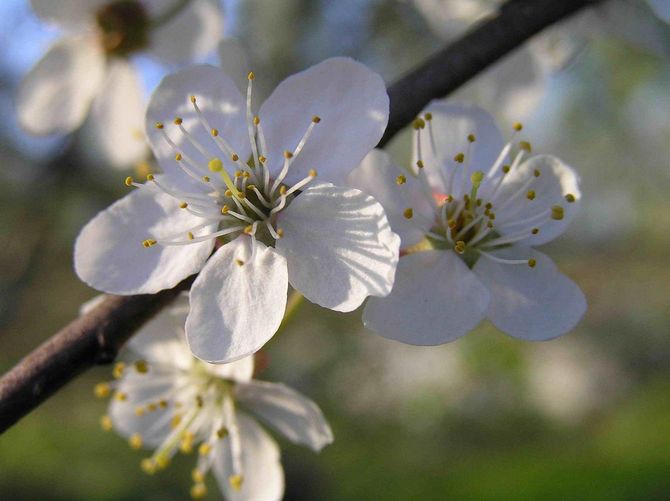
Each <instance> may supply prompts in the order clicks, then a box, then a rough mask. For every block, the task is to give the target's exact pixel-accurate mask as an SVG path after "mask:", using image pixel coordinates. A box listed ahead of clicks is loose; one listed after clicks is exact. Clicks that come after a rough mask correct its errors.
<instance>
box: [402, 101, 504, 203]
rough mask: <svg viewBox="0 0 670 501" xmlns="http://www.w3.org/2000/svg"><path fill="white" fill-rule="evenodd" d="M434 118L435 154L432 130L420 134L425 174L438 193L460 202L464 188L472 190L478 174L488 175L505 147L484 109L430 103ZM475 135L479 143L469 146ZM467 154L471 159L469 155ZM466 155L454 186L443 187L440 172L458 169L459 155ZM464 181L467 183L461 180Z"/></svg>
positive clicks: (415, 153) (429, 108)
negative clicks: (472, 179)
mask: <svg viewBox="0 0 670 501" xmlns="http://www.w3.org/2000/svg"><path fill="white" fill-rule="evenodd" d="M424 111H425V112H430V113H432V114H433V119H432V121H431V124H430V127H432V129H433V136H434V138H435V151H433V149H432V147H431V142H430V136H429V129H428V127H426V128H425V129H424V130H423V131H421V149H422V157H423V162H424V164H425V170H426V174H427V175H428V178H429V179H430V181H431V185H433V186H434V187H435V188H436V189H438V190H439V191H441V192H442V193H445V194H450V195H453V196H454V197H456V198H459V197H460V196H461V195H462V190H461V185H462V184H464V185H465V186H466V191H468V192H469V190H470V175H471V174H472V173H473V172H474V171H476V170H479V171H482V172H484V173H486V172H488V170H489V168H490V167H491V165H493V163H494V162H495V161H496V159H497V158H498V155H499V154H500V151H501V150H502V149H503V146H504V145H505V143H504V140H503V136H502V133H501V132H500V130H499V129H498V126H497V125H496V123H495V119H494V118H493V116H492V115H491V114H490V113H488V112H487V111H485V110H484V109H482V108H479V107H477V106H474V105H470V104H461V103H450V102H446V101H444V100H436V101H433V102H431V103H430V104H429V105H428V107H427V108H426V109H425V110H424ZM470 134H474V135H475V138H476V141H475V142H474V143H470V142H469V141H468V135H470ZM413 144H414V145H415V146H414V152H413V156H412V158H413V162H412V164H413V165H414V164H415V163H416V161H417V151H416V142H415V141H414V142H413ZM468 152H470V153H469V155H468V154H467V153H468ZM458 153H463V154H466V159H465V163H464V164H461V165H459V166H458V167H456V169H457V174H456V175H454V177H453V179H454V183H453V185H452V186H444V182H443V181H442V176H440V174H439V169H444V168H445V166H447V165H448V166H449V169H453V168H454V165H456V164H455V163H454V161H453V158H454V156H455V155H456V154H458ZM463 177H465V181H466V182H465V183H462V181H461V180H462V178H463Z"/></svg>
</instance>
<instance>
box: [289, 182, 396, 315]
mask: <svg viewBox="0 0 670 501" xmlns="http://www.w3.org/2000/svg"><path fill="white" fill-rule="evenodd" d="M278 225H279V227H281V228H282V229H283V230H284V236H283V237H282V238H281V239H279V240H278V241H277V244H276V245H277V250H278V251H279V252H281V253H282V254H283V255H284V256H286V260H287V262H288V270H289V280H290V282H291V285H292V286H293V287H295V288H296V289H298V290H299V291H300V292H302V293H303V295H304V296H305V297H306V298H307V299H309V300H310V301H312V302H314V303H317V304H319V305H321V306H324V307H326V308H330V309H332V310H336V311H352V310H355V309H356V308H358V306H360V304H361V303H362V302H363V301H364V300H365V298H366V297H367V296H371V295H372V296H385V295H387V294H388V293H389V292H390V291H391V287H392V286H393V279H394V275H395V268H396V265H397V262H398V249H399V246H400V237H398V235H396V234H395V233H393V232H392V231H391V228H390V226H389V223H388V220H387V219H386V215H385V214H384V209H383V208H382V206H381V205H380V204H379V203H378V202H377V201H375V199H374V198H372V197H371V196H369V195H366V194H365V193H363V192H362V191H359V190H357V189H353V188H341V187H337V186H333V185H332V184H330V183H322V184H319V185H316V186H312V187H310V188H308V189H307V190H305V191H304V192H303V193H302V194H300V195H299V196H298V197H296V198H295V199H294V200H293V201H292V202H291V205H289V207H288V208H287V209H285V210H284V211H283V212H282V213H280V218H279V222H278Z"/></svg>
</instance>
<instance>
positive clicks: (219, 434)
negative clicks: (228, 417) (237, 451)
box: [216, 426, 228, 438]
mask: <svg viewBox="0 0 670 501" xmlns="http://www.w3.org/2000/svg"><path fill="white" fill-rule="evenodd" d="M216 436H217V437H219V438H226V437H227V436H228V428H226V427H225V426H222V427H221V428H219V429H218V430H216Z"/></svg>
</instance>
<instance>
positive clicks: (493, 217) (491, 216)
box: [489, 212, 496, 221]
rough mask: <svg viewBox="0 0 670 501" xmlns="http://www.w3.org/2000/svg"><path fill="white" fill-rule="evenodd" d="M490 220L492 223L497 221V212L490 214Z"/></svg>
mask: <svg viewBox="0 0 670 501" xmlns="http://www.w3.org/2000/svg"><path fill="white" fill-rule="evenodd" d="M489 219H490V220H491V221H495V219H496V213H495V212H491V213H490V214H489Z"/></svg>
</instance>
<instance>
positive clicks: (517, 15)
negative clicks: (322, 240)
mask: <svg viewBox="0 0 670 501" xmlns="http://www.w3.org/2000/svg"><path fill="white" fill-rule="evenodd" d="M590 3H593V0H560V1H557V0H511V1H509V2H507V3H506V4H505V5H504V6H503V7H502V9H501V12H500V14H499V15H498V16H497V17H495V18H493V19H491V20H489V21H487V22H485V23H482V24H480V25H479V26H478V27H476V28H475V29H474V30H473V31H471V32H469V33H468V34H467V35H465V36H464V37H463V38H461V39H460V40H457V41H456V42H454V43H453V44H451V45H449V46H447V47H446V48H444V49H442V50H441V51H440V52H438V53H436V54H435V55H434V56H432V57H431V58H430V59H428V61H426V62H425V63H424V64H423V65H421V66H420V67H419V68H417V69H416V70H414V71H412V72H410V73H409V74H408V75H406V76H405V77H403V78H402V79H401V80H399V81H398V82H396V83H395V84H393V85H392V86H391V87H390V88H389V95H390V98H391V115H390V119H389V125H388V128H387V130H386V134H385V135H384V137H383V138H382V140H381V142H380V145H383V144H385V143H386V142H388V140H389V139H390V138H391V137H393V136H394V135H395V134H396V133H397V132H398V131H399V130H400V129H401V128H403V127H404V126H406V125H407V124H409V123H410V122H411V121H412V120H413V119H414V117H415V116H416V115H417V114H418V113H420V112H421V110H422V109H423V108H424V106H425V105H426V104H427V103H428V102H429V101H430V100H431V99H434V98H437V97H443V96H446V95H447V94H449V93H450V92H452V91H454V90H455V89H457V88H458V87H459V86H460V85H462V84H463V83H465V82H467V81H468V80H469V79H470V78H472V77H474V76H475V75H476V74H477V73H479V72H480V71H482V70H483V69H485V68H487V67H488V66H490V65H491V64H492V63H494V62H496V61H497V60H498V59H500V58H501V57H503V56H504V55H505V54H507V53H509V52H510V51H511V50H513V49H514V48H515V47H518V46H520V45H521V44H523V42H524V41H526V40H527V39H528V38H530V37H531V36H533V35H534V34H536V33H537V32H539V31H540V30H542V29H543V28H545V27H546V26H549V25H551V24H552V23H555V22H557V21H560V20H561V19H563V18H565V17H567V16H569V15H570V14H572V13H574V12H576V11H578V10H579V9H581V8H583V7H585V6H587V5H588V4H590ZM191 283H192V278H191V279H187V280H185V281H184V282H182V283H181V284H179V286H177V287H176V288H174V289H171V290H166V291H162V292H160V293H158V294H154V295H138V296H126V297H122V296H109V297H108V298H107V299H105V300H104V301H103V302H102V304H100V305H99V306H98V307H97V308H95V309H94V310H93V311H91V312H89V313H87V314H86V315H83V316H81V317H79V318H77V319H76V320H74V321H73V322H71V323H70V324H68V325H67V326H65V327H64V328H63V329H62V330H61V331H60V332H58V333H56V334H55V335H54V336H53V337H51V338H50V339H49V340H48V341H47V342H45V343H44V344H42V345H41V346H39V347H38V348H37V349H35V350H34V351H33V352H32V353H30V354H29V355H28V356H27V357H25V358H24V359H23V360H21V361H20V362H19V363H18V364H17V365H16V366H15V367H14V368H13V369H12V370H10V371H9V372H8V373H7V374H5V375H4V376H3V377H2V379H0V433H1V432H3V431H5V430H6V429H7V428H9V427H10V426H11V425H12V424H14V423H15V422H16V421H18V420H19V419H21V417H23V416H25V415H26V414H27V413H28V412H30V411H31V410H32V409H34V408H35V407H37V406H38V405H39V404H40V403H41V402H43V401H44V400H45V399H46V398H48V397H49V396H50V395H52V394H53V393H55V392H56V391H57V390H59V389H60V388H61V387H63V386H64V385H65V384H67V383H68V382H69V381H71V380H72V379H74V378H75V377H76V376H77V375H79V374H81V373H82V372H84V371H85V370H86V369H89V368H91V367H93V366H94V365H97V364H106V363H109V362H111V361H112V360H114V358H115V357H116V355H117V353H118V351H119V350H120V348H121V347H122V346H123V344H124V343H125V342H126V341H127V340H128V339H129V338H130V337H131V336H132V334H133V333H134V332H135V331H136V330H137V329H138V328H139V327H141V326H142V324H144V323H145V322H146V321H147V320H149V319H150V318H151V317H152V316H153V315H154V314H156V313H157V312H158V311H160V309H161V308H163V307H164V306H165V305H167V304H168V303H169V302H170V301H172V300H173V299H174V298H175V297H176V296H177V294H179V292H180V291H183V290H186V289H188V288H189V287H190V285H191Z"/></svg>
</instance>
